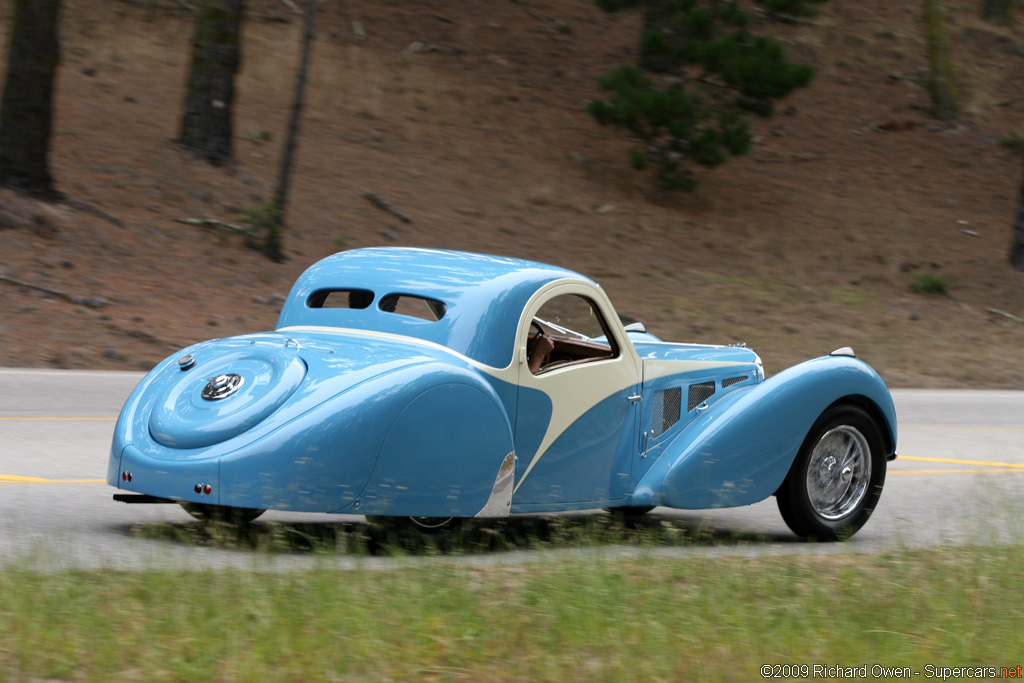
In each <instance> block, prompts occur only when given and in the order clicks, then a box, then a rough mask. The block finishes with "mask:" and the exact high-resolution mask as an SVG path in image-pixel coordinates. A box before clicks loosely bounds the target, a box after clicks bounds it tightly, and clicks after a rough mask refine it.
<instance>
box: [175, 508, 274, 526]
mask: <svg viewBox="0 0 1024 683" xmlns="http://www.w3.org/2000/svg"><path fill="white" fill-rule="evenodd" d="M181 507H183V508H184V509H185V512H187V513H188V514H190V515H192V516H193V517H195V518H196V519H198V520H200V521H202V522H224V523H226V524H248V523H249V522H251V521H252V520H254V519H256V518H257V517H259V516H260V515H262V514H263V513H264V512H266V510H253V509H251V508H232V507H225V506H223V505H208V504H207V503H182V504H181Z"/></svg>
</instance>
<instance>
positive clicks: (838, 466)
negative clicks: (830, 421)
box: [807, 425, 871, 522]
mask: <svg viewBox="0 0 1024 683" xmlns="http://www.w3.org/2000/svg"><path fill="white" fill-rule="evenodd" d="M870 482H871V449H870V448H869V447H868V442H867V439H865V438H864V435H863V434H861V433H860V432H859V431H858V430H857V429H855V428H854V427H851V426H849V425H842V426H840V427H836V428H835V429H830V430H829V431H827V432H825V434H823V435H822V437H821V439H819V440H818V443H817V444H815V446H814V450H812V451H811V457H810V461H809V462H808V463H807V496H808V498H809V499H810V502H811V507H813V508H814V511H815V512H816V513H818V515H820V516H821V517H822V518H824V519H827V520H829V521H830V522H835V521H838V520H841V519H843V518H844V517H846V516H847V515H850V514H852V513H853V512H855V511H856V510H857V509H858V507H860V504H861V503H862V502H863V501H864V498H865V496H867V492H868V485H869V483H870Z"/></svg>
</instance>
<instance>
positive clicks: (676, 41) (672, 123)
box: [588, 0, 814, 189]
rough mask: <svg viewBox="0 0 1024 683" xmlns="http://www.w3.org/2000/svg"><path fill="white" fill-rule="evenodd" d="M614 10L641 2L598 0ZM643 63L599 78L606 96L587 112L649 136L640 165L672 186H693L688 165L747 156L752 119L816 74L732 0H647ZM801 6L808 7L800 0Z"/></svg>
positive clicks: (637, 153)
mask: <svg viewBox="0 0 1024 683" xmlns="http://www.w3.org/2000/svg"><path fill="white" fill-rule="evenodd" d="M598 4H599V6H601V7H602V8H603V9H606V10H609V11H614V10H617V9H620V8H622V7H625V6H628V5H631V4H636V2H635V1H634V0H599V1H598ZM642 5H643V11H644V31H643V36H642V38H641V43H640V61H639V67H636V66H628V65H627V66H622V67H619V68H618V69H616V70H614V71H612V72H611V73H609V74H607V75H606V76H604V77H602V78H601V79H600V80H599V81H598V83H599V85H600V86H601V88H602V89H603V90H606V91H608V92H609V93H610V95H609V99H608V100H607V101H605V100H594V101H593V102H591V103H590V105H589V107H588V109H589V111H590V113H591V114H592V115H593V116H594V118H595V119H597V121H598V122H599V123H601V124H607V125H615V126H619V127H621V128H625V129H626V130H628V131H629V132H630V134H631V135H632V136H634V137H637V138H639V139H640V140H642V141H643V146H641V147H639V148H636V149H634V150H633V151H632V152H631V154H630V163H631V164H632V166H633V167H634V168H636V169H638V170H639V169H644V168H647V167H648V166H649V165H651V164H653V165H655V166H656V167H657V173H658V178H659V180H660V181H661V183H662V185H663V186H664V187H666V188H668V189H693V188H694V187H695V186H696V184H697V182H696V180H695V179H694V177H693V174H692V172H691V171H690V164H698V165H702V166H706V167H714V166H718V165H719V164H722V163H724V162H725V161H726V160H727V159H728V158H729V156H730V155H739V154H745V153H746V152H747V151H749V149H750V145H751V135H750V131H749V126H748V123H747V116H749V115H751V114H754V115H758V116H770V115H771V113H772V108H773V102H774V100H776V99H779V98H781V97H784V96H785V95H787V94H789V93H790V92H792V91H793V90H795V89H796V88H800V87H804V86H806V85H808V84H809V83H810V81H811V79H812V78H813V77H814V70H813V69H812V68H811V67H810V66H807V65H804V64H796V63H794V62H790V61H788V60H787V59H786V57H785V54H784V51H783V48H782V45H781V44H780V43H779V42H777V41H774V40H771V39H769V38H766V37H764V36H762V35H759V34H758V33H757V32H756V30H755V29H756V27H755V20H754V18H753V17H752V16H751V15H750V14H748V13H747V12H745V11H743V10H742V9H741V8H740V7H739V5H737V4H736V3H733V2H726V1H725V0H646V1H645V2H643V3H642ZM801 6H803V5H801Z"/></svg>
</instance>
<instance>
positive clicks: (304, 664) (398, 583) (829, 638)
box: [0, 546, 1024, 681]
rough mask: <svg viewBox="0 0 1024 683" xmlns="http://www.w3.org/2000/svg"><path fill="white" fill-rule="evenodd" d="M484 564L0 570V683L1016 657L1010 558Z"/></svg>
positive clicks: (594, 552) (987, 553) (1023, 616)
mask: <svg viewBox="0 0 1024 683" xmlns="http://www.w3.org/2000/svg"><path fill="white" fill-rule="evenodd" d="M260 558H261V555H260V554H256V555H255V556H254V559H253V565H254V567H255V566H258V564H259V562H260ZM496 559H498V560H499V561H498V562H497V563H494V564H487V565H486V566H481V565H478V564H475V563H467V562H464V561H458V562H456V561H451V560H444V559H442V560H430V561H423V560H416V561H415V562H413V561H410V562H409V563H408V565H406V564H405V563H404V562H399V566H400V568H397V569H389V570H373V569H370V568H369V566H367V567H364V568H361V569H355V570H339V569H332V568H328V567H327V566H326V563H325V564H324V566H322V567H320V568H314V569H311V570H310V571H304V572H298V573H288V574H266V573H260V572H257V571H251V572H238V571H201V572H195V573H181V572H176V571H170V572H169V571H160V570H153V571H147V572H142V573H121V572H109V571H93V572H71V573H61V574H37V573H32V572H29V571H25V570H17V569H16V570H9V571H7V572H6V573H3V574H0V680H36V679H39V680H42V679H46V680H51V679H52V680H75V681H78V680H96V681H99V680H104V681H106V680H143V679H144V680H170V681H193V680H196V681H198V680H203V681H207V680H210V681H320V680H342V681H348V680H352V681H356V680H359V681H365V680H373V681H388V680H398V681H405V680H417V681H419V680H444V681H450V680H456V681H457V680H473V681H475V680H517V681H578V680H585V681H677V680H702V681H752V680H758V679H759V678H760V676H759V671H760V667H761V665H763V664H766V663H780V664H784V663H788V664H808V665H813V664H815V663H819V664H827V665H830V666H836V665H839V666H861V665H864V664H868V665H871V664H874V663H879V664H883V665H886V666H891V667H894V666H910V667H914V668H915V669H916V670H918V671H924V666H925V665H928V664H931V665H936V666H943V665H945V666H956V665H960V666H964V665H977V666H997V667H998V666H1016V665H1017V664H1018V663H1020V662H1019V661H1017V659H1015V657H1017V656H1018V655H1019V653H1020V652H1022V651H1024V612H1022V610H1020V609H1018V607H1017V605H1018V603H1019V598H1020V595H1021V594H1022V592H1024V569H1022V567H1024V546H997V547H986V548H976V549H973V548H946V549H941V550H935V551H920V552H899V553H890V554H885V555H880V556H875V555H854V554H840V555H829V556H822V555H815V556H808V557H793V556H787V557H770V558H706V557H696V556H690V557H680V558H675V559H669V558H664V557H657V556H656V553H653V552H647V550H645V549H640V550H639V551H638V552H637V553H636V554H635V555H633V556H630V557H623V556H622V554H621V553H616V554H615V556H614V557H613V556H612V555H610V554H607V553H604V552H602V551H601V549H600V548H594V549H591V550H588V551H586V552H584V553H583V554H582V555H579V554H577V555H574V556H572V557H566V556H564V555H559V556H557V557H551V555H550V554H548V555H542V556H541V559H538V560H534V561H529V562H526V563H522V564H519V563H515V564H505V563H502V562H501V561H500V560H501V559H502V558H501V557H500V556H499V557H498V558H496ZM314 564H315V561H314ZM819 680H820V679H819Z"/></svg>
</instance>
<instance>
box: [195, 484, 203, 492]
mask: <svg viewBox="0 0 1024 683" xmlns="http://www.w3.org/2000/svg"><path fill="white" fill-rule="evenodd" d="M193 490H194V491H195V492H196V493H202V492H203V485H202V484H196V485H195V487H194V488H193Z"/></svg>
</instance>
